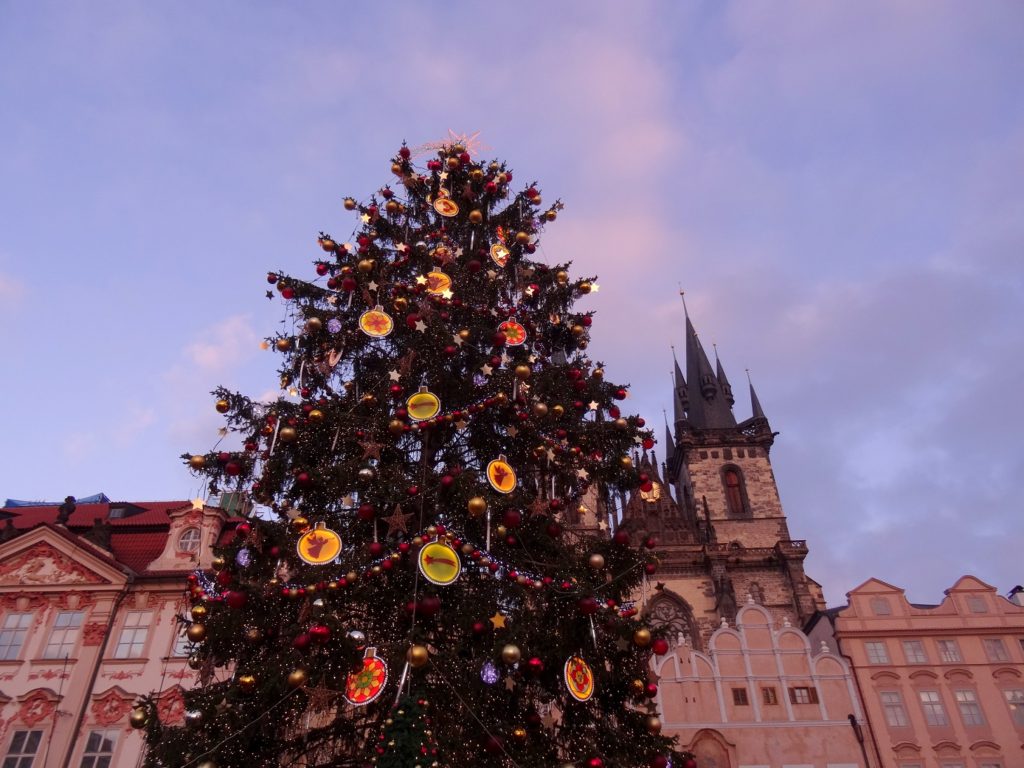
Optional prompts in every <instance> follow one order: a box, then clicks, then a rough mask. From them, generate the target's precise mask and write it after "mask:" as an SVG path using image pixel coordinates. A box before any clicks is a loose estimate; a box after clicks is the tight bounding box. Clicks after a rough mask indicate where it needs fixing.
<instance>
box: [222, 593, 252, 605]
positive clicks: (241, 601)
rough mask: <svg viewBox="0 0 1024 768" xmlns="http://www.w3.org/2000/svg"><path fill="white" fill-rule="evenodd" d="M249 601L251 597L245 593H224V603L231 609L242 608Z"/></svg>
mask: <svg viewBox="0 0 1024 768" xmlns="http://www.w3.org/2000/svg"><path fill="white" fill-rule="evenodd" d="M248 599H249V596H248V595H247V594H245V592H235V591H231V592H225V593H224V602H225V603H227V604H228V607H229V608H241V607H242V606H243V605H245V603H246V601H247V600H248Z"/></svg>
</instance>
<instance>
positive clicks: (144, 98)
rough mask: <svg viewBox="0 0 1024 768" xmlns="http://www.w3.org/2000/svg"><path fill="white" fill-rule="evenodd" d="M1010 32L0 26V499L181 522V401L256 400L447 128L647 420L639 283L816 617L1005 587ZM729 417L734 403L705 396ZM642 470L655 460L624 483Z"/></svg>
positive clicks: (329, 23)
mask: <svg viewBox="0 0 1024 768" xmlns="http://www.w3.org/2000/svg"><path fill="white" fill-rule="evenodd" d="M1022 29H1024V6H1021V5H1020V4H1019V3H1014V2H987V3H977V4H970V5H968V4H964V3H943V2H896V3H893V2H878V3H873V2H847V3H841V2H836V3H817V2H807V3H801V2H792V3H787V4H783V5H779V4H777V3H768V2H741V3H668V2H663V3H642V2H637V3H630V4H628V5H627V4H619V3H609V2H589V1H588V2H566V3H560V4H557V5H556V4H551V3H542V2H519V3H516V4H514V5H513V4H507V5H505V6H504V7H502V8H496V7H491V6H490V5H489V4H484V3H468V2H452V3H446V4H444V5H440V4H428V3H411V2H408V3H404V2H393V3H388V4H369V3H365V4H355V3H346V4H340V3H299V2H297V3H289V4H287V5H285V4H270V3H241V2H222V3H216V4H205V3H177V4H154V3H146V4H143V3H138V4H132V3H113V2H110V3H102V2H88V3H86V2H81V3H75V2H60V3H57V2H35V3H19V2H10V1H3V0H0V105H2V107H0V141H2V146H3V152H0V180H2V183H0V210H2V211H3V219H4V224H3V226H0V341H2V342H3V346H4V348H5V350H6V354H5V356H4V365H3V368H2V370H3V374H4V375H3V376H2V377H0V395H2V400H3V402H4V403H5V404H6V414H5V421H6V423H7V428H6V439H5V440H4V441H3V445H2V447H0V466H2V467H3V472H2V473H0V497H15V498H44V499H59V498H62V497H63V496H65V495H66V494H68V493H71V494H77V495H85V494H89V493H93V492H95V491H104V492H106V493H107V494H108V495H110V496H112V497H116V498H122V499H128V500H141V499H157V498H178V497H188V496H192V495H194V494H195V493H196V492H197V491H198V489H197V488H196V487H195V483H194V480H193V479H192V478H191V477H190V475H189V474H188V473H187V472H186V471H185V470H184V468H182V467H181V465H180V464H179V462H178V459H177V456H178V455H179V454H181V453H182V452H184V451H189V450H205V449H206V448H207V447H209V446H210V445H211V444H212V442H213V441H214V440H215V439H216V428H217V427H218V426H219V421H218V419H217V416H216V414H215V413H214V412H213V409H212V407H211V401H210V398H209V397H208V395H207V394H206V393H208V392H209V390H210V389H212V388H213V387H214V386H215V385H216V384H219V383H224V384H227V385H230V386H234V387H237V388H239V389H241V390H243V391H246V392H249V393H253V394H262V393H269V392H270V391H272V388H273V385H274V381H275V376H274V374H273V370H274V364H275V362H276V360H275V359H274V357H273V356H272V355H270V354H267V353H262V352H260V351H259V349H258V343H259V340H260V339H261V338H262V337H263V336H264V335H267V334H270V333H272V332H273V331H274V329H275V327H276V324H277V323H278V321H279V320H280V319H281V317H282V312H281V310H280V308H279V307H278V306H276V305H272V304H271V303H270V302H267V301H266V299H265V298H263V291H264V289H265V288H264V286H265V283H264V278H263V276H264V274H265V272H266V270H267V269H274V268H283V269H286V270H288V271H291V272H293V273H295V274H299V275H303V274H305V275H309V276H312V274H313V273H312V271H311V269H312V268H311V265H310V261H311V260H312V259H313V258H315V257H316V255H317V251H316V247H315V236H316V233H317V232H318V231H319V230H321V229H324V230H328V231H331V232H333V233H335V234H337V235H338V236H339V237H344V236H346V235H347V234H348V232H349V231H350V230H351V227H352V219H351V218H350V217H349V216H348V215H346V214H345V213H344V211H343V210H342V209H341V206H340V201H341V198H342V197H343V196H344V195H347V194H352V195H356V196H364V195H367V194H369V193H370V192H371V191H372V190H374V189H376V188H378V187H379V186H380V185H381V184H383V183H385V182H387V181H388V179H389V173H388V167H389V158H390V156H391V154H392V153H393V152H394V150H395V148H396V147H397V146H398V145H399V144H400V142H401V141H402V140H403V139H407V140H408V141H409V142H410V143H413V144H418V143H421V142H424V141H429V140H433V139H437V138H441V137H443V136H444V135H445V134H446V133H447V130H448V129H449V128H452V129H455V130H457V131H467V132H472V131H477V130H479V131H481V132H482V138H483V139H484V141H485V142H486V143H487V144H488V145H489V146H490V147H492V148H493V154H496V155H499V156H501V157H503V158H506V159H507V160H509V161H510V163H511V164H512V166H513V168H514V169H515V171H516V176H517V179H519V180H523V181H526V180H527V179H539V180H540V182H541V186H542V188H543V191H544V195H545V198H547V199H553V198H554V197H556V196H557V197H561V198H562V199H563V200H564V201H565V202H566V206H567V207H566V210H565V211H564V212H563V214H562V215H561V216H560V217H559V220H558V222H557V223H556V224H554V225H552V226H551V227H549V229H548V234H547V236H546V237H545V240H544V243H543V247H544V253H545V254H546V256H547V257H548V258H549V259H550V260H552V261H554V260H556V259H558V260H560V259H564V258H572V259H574V260H575V262H576V264H577V269H578V270H579V271H580V272H585V273H591V274H593V273H597V274H599V275H600V284H601V292H600V293H599V294H596V295H593V296H591V297H588V299H587V302H586V306H589V307H592V308H594V309H596V310H597V312H598V317H597V320H596V322H595V326H594V334H593V335H594V339H595V342H594V344H593V345H592V348H591V349H592V351H593V353H594V355H595V356H596V357H598V358H600V359H603V360H605V361H606V363H607V365H608V370H609V374H610V377H611V378H612V379H616V380H620V381H629V382H631V383H632V385H633V398H632V400H631V401H630V404H631V405H632V407H633V409H634V410H636V411H638V412H640V413H642V414H643V415H644V416H645V417H646V418H648V420H650V421H654V422H657V421H659V420H660V419H661V409H662V408H663V407H669V408H670V401H669V399H668V398H669V394H670V393H669V389H668V386H667V385H668V371H669V369H670V367H671V356H670V351H669V347H670V345H671V344H676V345H677V346H678V347H682V345H683V333H682V329H683V324H682V312H681V306H680V303H679V299H678V296H677V293H676V291H677V288H676V286H677V283H681V284H682V285H683V286H684V287H685V289H686V291H687V300H688V303H689V306H690V311H691V314H692V317H693V320H694V323H695V325H696V326H697V330H698V332H699V333H700V335H701V337H702V339H703V340H704V341H705V343H710V342H712V341H715V342H717V343H718V346H719V349H720V351H721V355H722V360H723V363H724V364H725V365H726V369H727V371H728V373H729V374H730V377H731V379H732V381H733V383H734V385H737V388H739V386H738V385H739V384H740V383H741V382H742V380H743V371H744V369H745V368H749V369H750V370H751V372H752V375H753V376H754V379H755V383H756V385H757V387H758V392H759V394H760V396H761V401H762V403H763V404H764V407H765V410H766V412H767V414H768V416H769V419H770V420H771V422H772V425H773V427H774V428H775V429H777V430H779V431H780V432H781V435H780V436H779V438H778V440H777V443H776V448H775V450H774V452H773V461H774V464H775V470H776V476H777V478H778V481H779V485H780V490H781V493H782V498H783V503H784V506H785V508H786V510H787V513H788V514H789V517H790V527H791V531H792V533H793V535H794V536H795V537H800V538H807V539H808V540H809V541H810V545H811V553H812V554H811V556H810V558H809V561H808V570H809V572H810V573H811V575H812V576H814V577H815V578H817V579H818V580H820V581H822V582H823V583H824V584H825V587H826V592H827V596H828V598H829V600H830V602H832V603H835V602H837V601H839V600H841V599H842V596H843V594H844V593H845V592H846V591H848V590H849V589H851V588H853V587H854V586H855V585H856V584H858V583H859V582H861V581H863V580H864V579H866V578H868V577H870V576H876V577H879V578H883V579H885V580H888V581H891V582H893V583H895V584H898V585H902V586H905V587H907V588H908V590H909V591H910V595H911V597H912V598H913V599H916V600H922V601H923V600H937V599H938V598H939V596H940V594H941V591H942V590H943V589H945V588H946V587H948V586H950V585H951V584H952V583H953V582H954V581H955V579H956V578H957V577H958V576H959V575H961V574H962V573H965V572H971V573H974V574H976V575H977V576H979V577H980V578H982V579H985V580H987V581H989V582H990V583H993V584H995V585H996V586H998V587H999V588H1000V589H1002V590H1005V589H1008V588H1009V587H1011V586H1013V585H1014V584H1016V583H1019V582H1021V581H1024V574H1022V573H1021V572H1020V570H1019V568H1018V567H1016V566H1017V563H1018V562H1019V553H1020V551H1021V545H1022V536H1021V525H1020V520H1021V512H1022V509H1021V508H1022V504H1021V501H1020V493H1019V487H1018V484H1019V478H1021V477H1022V476H1024V451H1022V450H1021V448H1020V446H1019V445H1018V441H1017V440H1016V437H1017V436H1019V435H1020V434H1021V433H1022V430H1021V427H1022V426H1024V423H1022V421H1024V420H1022V416H1021V410H1020V400H1021V396H1020V387H1021V382H1022V381H1024V362H1022V352H1024V322H1022V318H1024V256H1022V246H1024V187H1022V185H1021V183H1020V180H1021V178H1024V98H1022V97H1024V88H1022V85H1021V83H1022V82H1024V49H1022V47H1021V46H1020V44H1019V41H1020V33H1021V30H1022ZM737 411H738V415H739V416H740V417H745V416H746V415H747V414H748V413H749V406H748V405H747V404H746V403H745V401H743V400H741V402H740V403H738V405H737ZM662 452H663V451H662Z"/></svg>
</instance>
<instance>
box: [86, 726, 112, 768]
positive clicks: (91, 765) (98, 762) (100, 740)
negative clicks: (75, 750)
mask: <svg viewBox="0 0 1024 768" xmlns="http://www.w3.org/2000/svg"><path fill="white" fill-rule="evenodd" d="M116 744H117V731H116V730H115V729H113V728H110V729H107V730H101V731H89V738H88V740H87V741H86V742H85V751H84V752H82V763H81V765H80V766H79V768H110V762H111V760H113V759H114V746H115V745H116Z"/></svg>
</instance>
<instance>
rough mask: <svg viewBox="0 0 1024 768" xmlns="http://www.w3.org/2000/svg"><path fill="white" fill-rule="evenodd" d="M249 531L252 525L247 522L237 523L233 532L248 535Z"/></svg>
mask: <svg viewBox="0 0 1024 768" xmlns="http://www.w3.org/2000/svg"><path fill="white" fill-rule="evenodd" d="M251 531H252V526H251V525H249V523H239V524H238V525H237V526H236V527H235V533H237V534H238V535H239V536H248V535H249V533H250V532H251Z"/></svg>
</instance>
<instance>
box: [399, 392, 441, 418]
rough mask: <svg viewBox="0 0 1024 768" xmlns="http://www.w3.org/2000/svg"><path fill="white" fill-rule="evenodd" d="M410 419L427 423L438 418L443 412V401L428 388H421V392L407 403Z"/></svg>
mask: <svg viewBox="0 0 1024 768" xmlns="http://www.w3.org/2000/svg"><path fill="white" fill-rule="evenodd" d="M405 407H406V410H407V411H408V412H409V418H410V419H412V420H413V421H425V420H426V419H432V418H434V417H435V416H437V414H438V412H439V411H440V410H441V400H440V399H439V398H438V396H437V395H435V394H434V393H433V392H430V391H428V390H427V388H426V387H420V389H419V391H418V392H417V393H416V394H414V395H413V396H412V397H410V398H409V399H408V400H406V401H405Z"/></svg>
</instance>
